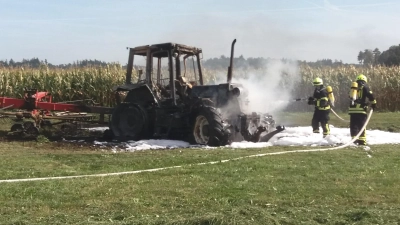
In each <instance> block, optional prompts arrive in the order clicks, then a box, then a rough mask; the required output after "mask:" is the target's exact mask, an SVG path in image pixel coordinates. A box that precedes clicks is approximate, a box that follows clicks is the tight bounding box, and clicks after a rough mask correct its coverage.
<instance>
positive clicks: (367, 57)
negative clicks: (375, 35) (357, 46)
mask: <svg viewBox="0 0 400 225" xmlns="http://www.w3.org/2000/svg"><path fill="white" fill-rule="evenodd" d="M363 54H364V62H363V64H364V65H371V64H373V63H374V53H373V52H372V51H371V50H370V49H365V50H364V53H363Z"/></svg>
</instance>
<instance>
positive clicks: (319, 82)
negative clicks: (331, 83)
mask: <svg viewBox="0 0 400 225" xmlns="http://www.w3.org/2000/svg"><path fill="white" fill-rule="evenodd" d="M322 84H324V82H322V79H321V78H319V77H317V78H315V79H314V80H313V85H314V86H320V85H322Z"/></svg>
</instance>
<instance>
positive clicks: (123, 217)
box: [0, 143, 400, 224]
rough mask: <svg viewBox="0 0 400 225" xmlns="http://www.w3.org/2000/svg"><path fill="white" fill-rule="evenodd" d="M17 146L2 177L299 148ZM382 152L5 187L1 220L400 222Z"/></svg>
mask: <svg viewBox="0 0 400 225" xmlns="http://www.w3.org/2000/svg"><path fill="white" fill-rule="evenodd" d="M5 145H6V144H2V146H5ZM9 145H10V146H9V147H8V148H2V150H1V156H2V157H1V166H2V167H1V171H2V173H1V174H0V177H1V179H5V178H11V177H13V178H17V177H19V178H23V177H36V176H41V177H42V176H59V175H76V174H88V173H101V172H113V171H128V170H136V169H145V168H154V167H163V166H170V165H185V164H189V163H193V162H204V161H213V160H218V159H226V158H231V157H236V156H239V155H250V154H256V153H259V152H269V151H285V150H290V149H293V148H289V147H284V148H283V147H279V148H275V147H274V148H266V149H242V150H231V149H225V150H221V149H220V150H199V149H197V150H191V149H180V150H162V151H146V152H137V153H118V154H115V153H110V152H101V151H93V150H90V149H87V148H86V147H82V148H81V149H76V150H75V151H72V152H71V150H69V148H68V147H59V148H54V147H52V146H53V144H51V143H50V144H41V145H42V148H41V150H38V147H39V146H36V145H34V144H31V145H30V146H26V145H25V146H24V145H21V144H19V143H10V144H9ZM50 149H51V150H50ZM372 149H373V150H372V152H371V153H370V154H371V155H372V158H369V157H367V154H366V153H365V152H364V150H362V149H359V148H353V149H351V148H349V149H344V150H337V151H327V152H320V153H301V154H299V153H297V154H285V155H275V156H266V157H261V158H252V159H244V160H240V161H232V162H227V163H222V164H215V165H205V166H187V167H183V168H177V169H170V170H165V171H158V172H155V173H142V174H135V175H122V176H113V177H101V178H98V177H97V178H80V179H68V180H54V181H37V182H22V183H0V186H1V189H0V201H1V202H2V207H1V209H0V215H1V219H2V221H3V224H110V223H113V224H301V223H304V224H396V223H398V222H400V217H399V216H398V215H400V207H399V203H400V197H399V196H398V186H399V185H400V177H399V176H398V174H399V172H400V168H399V165H400V157H399V156H400V153H399V152H398V151H397V146H391V145H383V146H376V147H375V146H374V147H373V148H372ZM11 168H12V169H11ZM7 171H8V172H7Z"/></svg>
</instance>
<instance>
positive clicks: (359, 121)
mask: <svg viewBox="0 0 400 225" xmlns="http://www.w3.org/2000/svg"><path fill="white" fill-rule="evenodd" d="M366 121H367V114H363V113H352V114H350V135H351V139H353V138H354V137H355V136H356V135H357V134H358V133H359V132H360V131H361V128H362V127H363V126H364V124H365V122H366ZM354 143H355V144H359V145H366V144H367V136H366V135H365V129H364V130H363V132H362V133H361V135H360V137H359V138H358V139H357V140H356V141H354Z"/></svg>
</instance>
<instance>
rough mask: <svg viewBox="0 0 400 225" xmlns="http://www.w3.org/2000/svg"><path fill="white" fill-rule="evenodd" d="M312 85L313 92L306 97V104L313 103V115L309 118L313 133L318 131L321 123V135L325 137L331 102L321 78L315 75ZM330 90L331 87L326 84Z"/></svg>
mask: <svg viewBox="0 0 400 225" xmlns="http://www.w3.org/2000/svg"><path fill="white" fill-rule="evenodd" d="M313 85H314V87H315V90H314V94H313V96H312V97H309V98H308V104H309V105H314V106H315V109H314V115H313V117H312V120H311V126H312V129H313V133H319V126H320V124H321V127H322V130H323V135H322V137H323V138H325V137H326V136H327V135H329V134H330V129H329V123H328V122H329V112H330V109H331V105H332V102H331V100H330V99H329V97H328V96H329V94H330V93H328V91H327V88H325V87H324V85H323V81H322V79H321V78H319V77H317V78H315V79H314V80H313ZM328 87H329V88H330V90H331V87H330V86H328Z"/></svg>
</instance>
